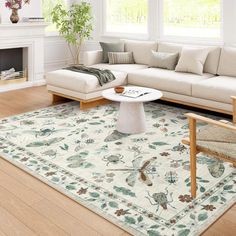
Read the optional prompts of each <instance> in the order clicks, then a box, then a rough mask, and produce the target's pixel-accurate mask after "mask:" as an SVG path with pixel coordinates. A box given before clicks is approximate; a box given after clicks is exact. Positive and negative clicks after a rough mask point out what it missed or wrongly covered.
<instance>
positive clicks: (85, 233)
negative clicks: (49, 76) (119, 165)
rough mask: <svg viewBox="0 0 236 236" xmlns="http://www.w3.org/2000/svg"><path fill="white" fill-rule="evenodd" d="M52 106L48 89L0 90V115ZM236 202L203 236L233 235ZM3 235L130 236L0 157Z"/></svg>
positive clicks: (0, 211) (0, 233)
mask: <svg viewBox="0 0 236 236" xmlns="http://www.w3.org/2000/svg"><path fill="white" fill-rule="evenodd" d="M50 105H51V95H50V94H48V93H47V91H46V88H45V87H44V86H42V87H34V88H28V89H24V90H17V91H13V92H7V93H0V117H1V118H2V117H6V116H11V115H15V114H19V113H23V112H27V111H32V110H36V109H39V108H43V107H47V106H50ZM235 232H236V205H234V206H233V207H232V208H231V209H230V210H229V211H228V212H226V213H225V214H224V215H223V216H222V217H221V218H220V219H219V220H218V221H216V222H215V223H214V224H213V225H212V226H211V227H210V228H209V229H208V230H207V231H205V233H204V234H203V236H231V235H232V236H233V235H235ZM2 235H11V236H15V235H22V236H23V235H24V236H27V235H30V236H31V235H32V236H33V235H43V236H46V235H49V236H57V235H76V236H77V235H79V236H89V235H91V236H93V235H104V236H105V235H109V236H110V235H112V236H116V235H117V236H128V235H129V234H128V233H126V232H125V231H124V230H122V229H120V228H118V227H117V226H115V225H113V224H112V223H110V222H108V221H107V220H105V219H103V218H102V217H100V216H98V215H96V214H95V213H93V212H91V211H90V210H88V209H86V208H85V207H83V206H81V205H80V204H78V203H76V202H75V201H73V200H71V199H70V198H68V197H66V196H64V195H63V194H61V193H59V192H57V191H56V190H54V189H53V188H51V187H49V186H48V185H46V184H44V183H42V182H41V181H39V180H37V179H36V178H34V177H32V176H30V175H29V174H27V173H26V172H24V171H22V170H21V169H19V168H17V167H15V166H13V165H12V164H10V163H9V162H7V161H5V160H3V159H1V158H0V236H2Z"/></svg>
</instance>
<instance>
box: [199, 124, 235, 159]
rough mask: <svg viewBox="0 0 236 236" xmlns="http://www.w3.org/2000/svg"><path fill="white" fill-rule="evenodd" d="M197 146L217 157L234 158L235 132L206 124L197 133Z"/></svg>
mask: <svg viewBox="0 0 236 236" xmlns="http://www.w3.org/2000/svg"><path fill="white" fill-rule="evenodd" d="M197 147H198V148H199V149H200V150H204V151H206V152H210V153H212V154H213V155H216V156H218V157H223V158H227V159H230V160H232V161H235V160H236V132H235V131H233V130H230V129H226V128H222V127H219V126H216V125H207V126H205V127H204V129H201V130H200V131H199V132H198V133H197Z"/></svg>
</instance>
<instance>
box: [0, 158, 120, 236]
mask: <svg viewBox="0 0 236 236" xmlns="http://www.w3.org/2000/svg"><path fill="white" fill-rule="evenodd" d="M0 171H3V172H5V173H8V175H10V176H11V177H13V178H16V179H17V180H18V181H20V182H21V183H22V184H25V185H26V186H27V187H29V188H31V187H33V189H34V191H35V192H37V193H38V194H40V195H41V196H43V197H44V198H46V199H48V200H49V201H51V202H53V203H54V204H56V205H57V206H59V207H60V208H62V209H63V210H64V211H66V212H68V213H70V214H71V215H72V216H74V217H75V218H76V219H78V220H80V221H81V222H82V223H83V224H85V225H88V226H90V227H91V228H92V229H94V230H96V231H98V232H100V233H101V234H102V235H104V236H110V234H111V232H112V233H113V235H114V236H116V235H120V234H121V233H123V232H124V231H123V230H122V229H120V228H118V227H117V226H116V225H114V224H112V223H110V222H109V221H107V220H105V219H104V218H102V217H99V216H98V215H96V214H95V213H93V212H92V211H90V210H88V209H87V208H85V207H83V206H82V205H80V204H78V203H76V202H75V201H73V200H71V199H70V198H68V197H66V196H65V195H63V194H61V193H59V192H57V191H55V190H54V189H52V188H51V187H49V186H48V185H46V184H43V183H42V182H41V181H39V180H37V179H36V178H33V177H31V176H29V174H27V173H25V172H22V170H20V169H19V168H16V167H14V166H13V165H11V164H10V163H9V162H7V161H5V160H3V159H0Z"/></svg>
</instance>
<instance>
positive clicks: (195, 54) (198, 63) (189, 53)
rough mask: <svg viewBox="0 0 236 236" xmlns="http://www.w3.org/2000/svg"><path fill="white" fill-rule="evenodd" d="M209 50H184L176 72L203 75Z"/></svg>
mask: <svg viewBox="0 0 236 236" xmlns="http://www.w3.org/2000/svg"><path fill="white" fill-rule="evenodd" d="M208 53H209V49H196V48H183V49H182V52H181V55H180V59H179V62H178V64H177V66H176V68H175V71H179V72H187V73H193V74H198V75H202V74H203V67H204V64H205V61H206V58H207V55H208Z"/></svg>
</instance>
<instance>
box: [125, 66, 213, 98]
mask: <svg viewBox="0 0 236 236" xmlns="http://www.w3.org/2000/svg"><path fill="white" fill-rule="evenodd" d="M212 76H213V75H211V74H203V75H202V76H201V75H195V74H190V73H182V72H175V71H171V70H165V69H159V68H158V69H157V68H148V69H144V70H139V71H135V72H131V73H129V75H128V83H129V84H135V85H137V86H144V87H145V86H146V87H151V88H155V89H160V90H162V91H168V92H172V93H177V94H183V95H188V96H191V94H192V84H194V83H196V82H198V81H201V80H205V79H207V78H210V77H212Z"/></svg>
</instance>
